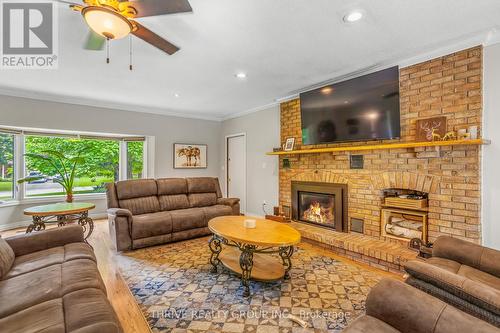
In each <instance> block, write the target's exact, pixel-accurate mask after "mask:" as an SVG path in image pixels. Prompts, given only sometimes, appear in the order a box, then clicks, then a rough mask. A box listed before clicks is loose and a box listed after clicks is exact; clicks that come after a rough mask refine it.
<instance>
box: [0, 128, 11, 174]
mask: <svg viewBox="0 0 500 333" xmlns="http://www.w3.org/2000/svg"><path fill="white" fill-rule="evenodd" d="M13 154H14V136H13V135H9V134H0V177H1V179H6V178H10V177H12V165H13Z"/></svg>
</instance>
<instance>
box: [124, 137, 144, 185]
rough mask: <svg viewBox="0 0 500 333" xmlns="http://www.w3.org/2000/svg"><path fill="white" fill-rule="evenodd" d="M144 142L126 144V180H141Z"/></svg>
mask: <svg viewBox="0 0 500 333" xmlns="http://www.w3.org/2000/svg"><path fill="white" fill-rule="evenodd" d="M143 156H144V142H143V141H132V142H127V179H139V178H142V173H143V167H144V158H143Z"/></svg>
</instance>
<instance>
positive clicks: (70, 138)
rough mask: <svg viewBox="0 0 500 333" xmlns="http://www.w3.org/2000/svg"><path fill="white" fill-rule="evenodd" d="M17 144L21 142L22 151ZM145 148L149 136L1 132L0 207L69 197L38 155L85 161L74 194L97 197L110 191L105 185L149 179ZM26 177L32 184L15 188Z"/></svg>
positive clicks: (77, 176) (77, 175) (80, 166)
mask: <svg viewBox="0 0 500 333" xmlns="http://www.w3.org/2000/svg"><path fill="white" fill-rule="evenodd" d="M16 143H20V144H19V146H18V147H17V145H16ZM145 146H146V142H145V138H144V137H126V138H122V137H120V136H110V135H106V136H104V135H103V136H99V135H94V134H93V135H91V136H90V135H86V134H83V133H82V134H79V133H71V134H68V133H43V132H33V131H24V130H17V132H15V133H9V132H7V130H2V129H0V204H2V203H5V202H6V201H8V200H14V199H15V200H18V201H22V200H24V199H33V198H37V197H59V196H64V195H65V193H64V189H63V188H62V186H61V185H60V184H58V182H57V179H58V178H59V177H60V176H59V175H58V172H57V170H56V168H55V167H54V166H53V165H51V164H50V163H48V162H47V161H44V160H43V159H39V158H36V157H35V156H33V155H44V152H47V151H56V152H60V153H62V154H63V155H64V156H66V157H69V158H71V157H76V156H80V157H81V158H82V159H81V163H79V164H78V166H77V169H76V172H75V180H74V189H73V190H74V192H73V193H74V194H75V196H78V195H86V194H87V195H89V194H94V195H95V194H99V193H104V192H105V191H106V190H105V184H106V183H109V182H114V181H118V180H124V179H138V178H143V177H145V176H146V175H145V167H144V165H145ZM16 147H17V148H16ZM16 162H17V163H16ZM15 165H21V168H20V169H19V171H16V172H14V169H15ZM120 170H126V172H121V171H120ZM23 177H30V178H31V177H32V178H33V179H32V180H30V181H27V182H25V183H23V184H20V185H18V186H16V182H17V179H19V178H23Z"/></svg>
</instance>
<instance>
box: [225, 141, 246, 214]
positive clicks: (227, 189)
mask: <svg viewBox="0 0 500 333" xmlns="http://www.w3.org/2000/svg"><path fill="white" fill-rule="evenodd" d="M239 136H242V137H243V143H244V146H245V151H244V152H243V161H244V168H243V171H244V174H245V179H244V180H243V191H244V192H245V205H244V206H245V211H242V213H243V214H246V210H247V133H246V132H242V133H235V134H230V135H226V136H225V138H224V146H225V147H224V148H225V149H224V165H225V184H226V186H225V187H226V188H225V192H226V198H227V197H228V196H229V167H228V164H229V163H228V158H229V156H228V152H229V151H228V148H229V147H228V142H229V139H231V138H236V137H239ZM240 200H241V198H240Z"/></svg>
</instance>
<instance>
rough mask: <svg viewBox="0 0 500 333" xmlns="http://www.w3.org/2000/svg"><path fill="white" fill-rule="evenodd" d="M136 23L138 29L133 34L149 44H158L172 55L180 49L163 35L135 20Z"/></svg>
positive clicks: (158, 46) (157, 45)
mask: <svg viewBox="0 0 500 333" xmlns="http://www.w3.org/2000/svg"><path fill="white" fill-rule="evenodd" d="M132 22H134V24H135V25H136V27H137V29H136V30H135V31H133V32H132V34H133V35H134V36H136V37H138V38H140V39H142V40H144V41H145V42H148V43H149V44H151V45H153V46H156V47H157V48H159V49H160V50H162V51H164V52H166V53H168V54H170V55H172V54H174V53H175V52H177V51H179V48H178V47H177V46H175V45H174V44H172V43H170V42H169V41H167V40H165V39H163V38H162V37H160V36H158V35H157V34H155V33H154V32H152V31H151V30H149V29H148V28H146V27H145V26H143V25H141V24H139V23H137V22H135V21H132Z"/></svg>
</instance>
